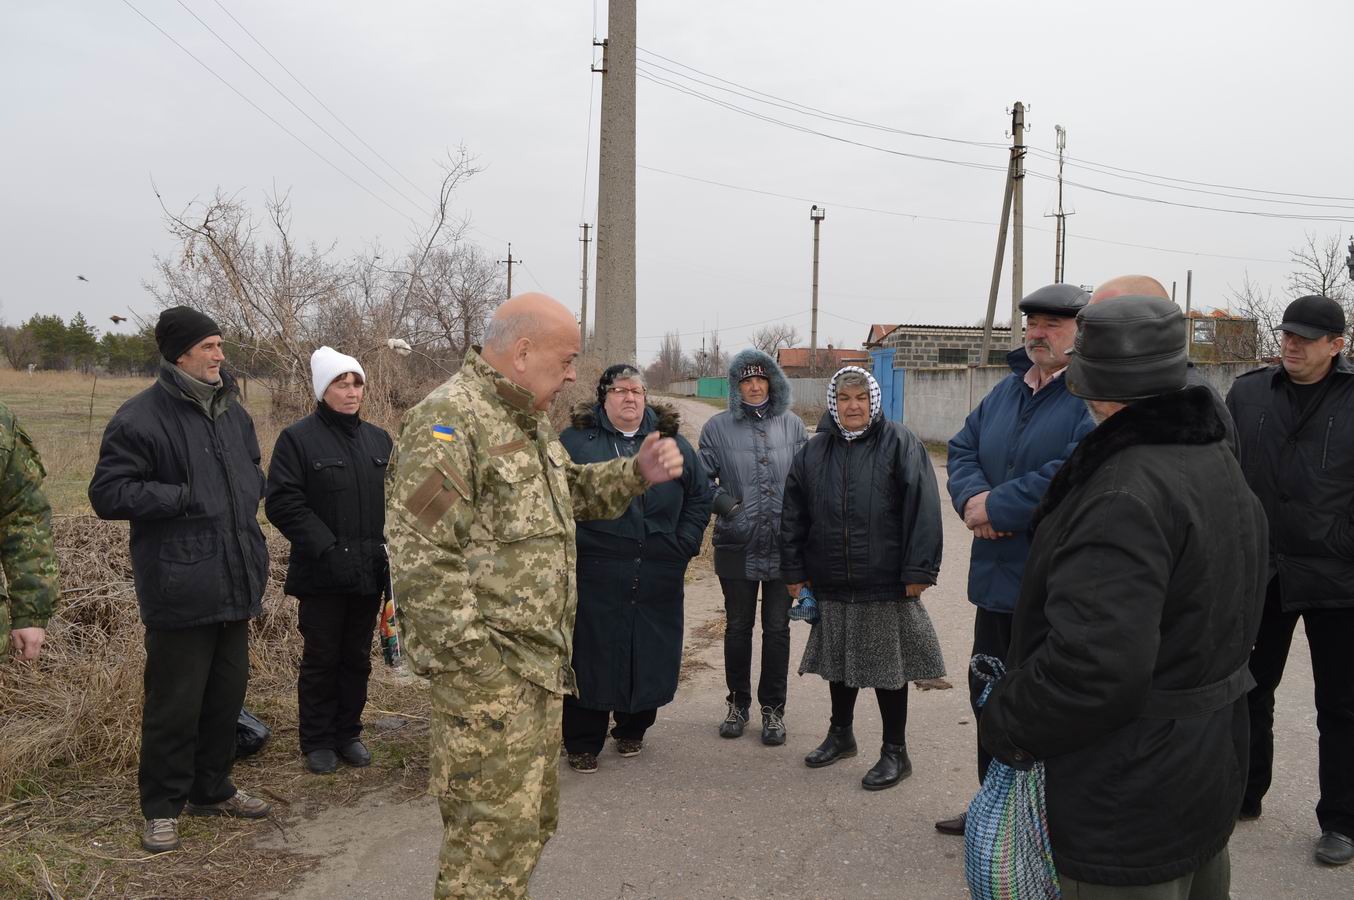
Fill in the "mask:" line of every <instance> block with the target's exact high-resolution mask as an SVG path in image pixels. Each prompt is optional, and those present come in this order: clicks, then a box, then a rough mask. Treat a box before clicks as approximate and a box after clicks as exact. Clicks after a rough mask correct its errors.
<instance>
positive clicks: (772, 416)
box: [700, 350, 809, 581]
mask: <svg viewBox="0 0 1354 900" xmlns="http://www.w3.org/2000/svg"><path fill="white" fill-rule="evenodd" d="M749 363H761V364H762V365H763V366H764V367H765V368H766V371H767V374H768V375H769V377H768V379H767V380H768V381H769V382H770V393H769V402H768V404H767V408H766V410H765V411H764V412H763V413H761V414H760V415H759V414H758V413H756V412H754V411H752V410H750V409H749V408H748V407H747V406H746V405H744V403H743V398H742V395H741V394H740V393H739V390H738V376H737V372H738V371H739V370H740V369H742V368H743V366H745V365H748V364H749ZM808 439H809V433H808V429H806V428H805V427H804V421H803V420H802V419H800V418H799V416H798V415H796V414H795V413H793V412H791V411H790V383H789V382H788V381H786V379H785V374H784V373H783V372H781V370H780V366H779V365H777V364H776V361H775V360H774V359H772V358H771V357H770V356H767V355H766V354H765V353H762V352H761V351H760V350H744V351H742V352H741V353H739V354H737V355H736V356H734V358H733V361H732V362H731V363H730V364H729V410H728V412H722V413H720V414H719V415H717V416H715V417H713V418H712V419H710V421H708V422H706V423H705V427H704V428H702V429H701V436H700V457H701V463H702V465H704V466H705V472H706V474H707V475H708V476H709V478H710V487H711V490H712V491H713V493H714V498H715V509H716V511H717V512H718V511H719V510H720V508H721V506H722V505H726V504H727V503H728V501H727V500H724V502H723V504H721V497H722V496H723V495H727V496H729V497H731V498H733V499H734V500H736V501H737V502H738V507H737V508H736V509H734V510H733V511H732V512H728V513H724V514H721V515H719V517H718V518H716V519H715V533H714V545H715V574H717V575H719V576H720V577H721V578H742V579H746V580H749V581H776V580H778V579H779V578H780V509H781V500H782V498H783V497H784V493H785V478H786V476H787V475H788V474H789V472H790V463H791V462H793V461H794V457H795V453H797V452H798V451H799V448H800V447H802V446H803V445H804V443H805V442H806V441H807V440H808Z"/></svg>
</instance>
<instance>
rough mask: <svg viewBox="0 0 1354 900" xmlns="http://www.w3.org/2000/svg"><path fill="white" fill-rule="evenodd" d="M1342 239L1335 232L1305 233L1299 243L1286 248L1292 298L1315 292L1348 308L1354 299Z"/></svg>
mask: <svg viewBox="0 0 1354 900" xmlns="http://www.w3.org/2000/svg"><path fill="white" fill-rule="evenodd" d="M1343 242H1344V238H1343V237H1342V236H1341V235H1339V234H1331V235H1327V236H1325V237H1318V236H1317V235H1315V234H1312V233H1311V232H1308V233H1307V234H1306V236H1305V240H1304V242H1303V244H1302V246H1300V247H1294V248H1293V249H1292V250H1291V251H1290V253H1291V256H1292V260H1293V265H1294V267H1295V268H1294V269H1293V271H1292V272H1291V273H1290V274H1289V276H1288V293H1289V294H1290V295H1292V296H1293V297H1302V296H1306V295H1308V294H1318V295H1320V296H1322V297H1329V298H1331V299H1332V300H1336V301H1339V302H1340V303H1341V304H1342V305H1344V306H1345V307H1346V309H1348V308H1349V306H1350V303H1351V301H1354V290H1351V285H1350V281H1349V268H1348V266H1347V265H1346V264H1345V248H1344V243H1343Z"/></svg>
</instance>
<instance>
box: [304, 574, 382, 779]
mask: <svg viewBox="0 0 1354 900" xmlns="http://www.w3.org/2000/svg"><path fill="white" fill-rule="evenodd" d="M380 611H381V597H380V595H379V594H371V595H368V596H362V595H361V594H326V595H308V596H305V597H302V598H301V603H300V607H299V609H298V611H297V616H296V621H297V626H298V627H299V628H300V630H301V637H302V639H303V640H304V646H303V649H302V651H301V673H300V677H299V678H297V680H296V703H297V731H298V732H299V733H300V737H301V752H302V753H309V752H310V751H311V750H322V749H325V748H329V747H332V748H334V749H336V750H337V749H338V748H340V747H342V746H344V745H345V744H347V743H348V742H349V741H352V740H354V739H356V738H357V736H358V735H359V734H361V733H362V707H364V706H366V705H367V680H368V679H369V678H370V677H371V638H372V635H373V634H374V633H375V631H376V616H377V614H378V613H379V612H380Z"/></svg>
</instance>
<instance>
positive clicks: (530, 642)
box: [386, 351, 646, 897]
mask: <svg viewBox="0 0 1354 900" xmlns="http://www.w3.org/2000/svg"><path fill="white" fill-rule="evenodd" d="M532 405H533V401H532V396H531V393H530V392H529V391H526V390H524V389H523V388H520V387H518V386H516V385H514V384H512V383H511V382H510V381H508V380H507V379H506V378H504V377H502V376H501V375H499V374H498V373H497V372H495V371H494V370H493V368H492V367H490V366H489V365H488V364H487V363H485V362H484V360H483V359H481V358H480V356H479V354H478V353H476V352H473V351H472V352H471V353H469V354H468V355H467V357H466V360H465V364H464V365H463V366H462V368H461V371H460V372H459V373H458V374H457V375H456V376H454V377H453V378H451V379H450V380H449V381H447V382H446V383H445V384H443V385H442V386H441V387H439V388H437V389H436V390H434V391H433V392H432V393H431V394H429V395H428V397H427V398H426V399H424V400H423V402H422V403H420V404H418V405H417V406H415V407H414V408H413V409H411V410H410V411H409V412H408V413H407V414H406V415H405V417H404V422H403V425H402V428H401V433H400V437H399V440H398V441H397V442H396V447H395V453H394V456H393V458H392V464H391V466H390V483H389V484H388V486H387V488H388V489H387V491H386V497H387V503H388V508H387V509H388V514H387V517H386V519H387V525H386V528H387V534H388V537H389V541H390V552H391V561H392V565H391V571H392V578H393V581H394V585H395V593H396V596H397V597H398V598H399V604H400V615H401V620H400V621H401V626H402V627H403V629H404V635H403V636H404V639H405V650H406V652H407V653H408V656H409V659H410V660H411V661H412V663H413V666H414V669H415V670H416V671H417V672H419V673H420V674H422V675H426V676H428V677H429V678H431V680H432V700H433V719H432V771H431V774H430V779H429V788H428V790H429V793H431V794H433V795H434V796H436V797H437V798H438V799H439V801H440V803H441V808H442V821H443V824H444V828H445V832H444V835H443V841H442V854H441V859H440V865H439V872H438V879H437V895H438V896H455V897H499V896H504V897H522V896H525V895H526V890H527V882H528V880H529V879H530V877H531V872H532V870H533V869H534V868H535V866H536V860H537V859H538V858H539V856H540V853H541V848H542V847H544V845H545V842H546V841H547V840H549V839H550V836H551V835H552V834H553V833H554V831H555V823H556V820H557V818H558V799H559V783H558V777H559V768H558V767H559V758H558V750H559V740H560V709H561V706H560V702H561V695H563V694H565V693H573V692H574V673H573V670H572V669H571V668H570V667H569V658H570V654H571V651H572V647H571V645H572V642H573V629H574V612H575V608H576V606H577V596H578V595H577V589H576V581H575V578H576V575H575V562H576V554H577V551H576V548H575V545H574V520H575V519H576V518H577V519H594V518H615V517H616V516H619V515H621V514H622V513H623V512H624V511H625V509H626V507H627V506H628V505H629V503H630V500H631V499H632V498H634V497H637V496H639V495H640V494H642V493H643V492H644V489H645V487H646V483H645V481H644V478H643V477H642V476H641V475H639V473H638V469H637V468H636V462H635V460H634V459H633V458H629V457H627V458H624V459H617V460H614V461H612V462H607V463H599V464H595V465H588V466H581V465H577V464H575V463H574V462H572V461H571V460H570V458H569V454H568V453H567V452H566V451H565V449H564V446H563V445H562V444H561V443H560V442H559V439H558V437H557V436H556V434H555V431H554V429H553V428H552V427H551V426H550V423H549V421H548V419H547V418H546V417H545V415H544V414H543V413H537V412H534V411H532Z"/></svg>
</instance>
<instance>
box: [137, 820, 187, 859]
mask: <svg viewBox="0 0 1354 900" xmlns="http://www.w3.org/2000/svg"><path fill="white" fill-rule="evenodd" d="M179 846H180V843H179V820H178V819H147V820H146V830H145V831H143V832H141V847H142V848H143V849H145V850H149V851H150V852H151V853H164V852H166V851H169V850H177V849H179Z"/></svg>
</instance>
